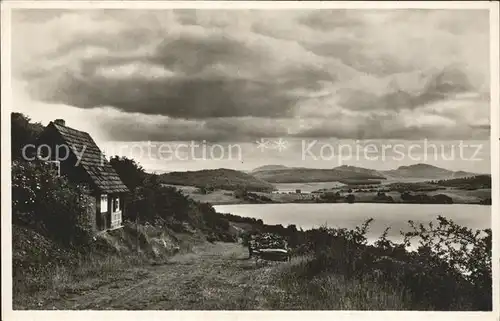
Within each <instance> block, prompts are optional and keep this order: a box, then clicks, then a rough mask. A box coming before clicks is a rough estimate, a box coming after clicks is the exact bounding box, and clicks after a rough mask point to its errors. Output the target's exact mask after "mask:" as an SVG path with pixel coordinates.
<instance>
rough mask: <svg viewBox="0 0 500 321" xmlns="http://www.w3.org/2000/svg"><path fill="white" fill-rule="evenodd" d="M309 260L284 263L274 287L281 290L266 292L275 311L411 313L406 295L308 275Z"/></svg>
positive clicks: (386, 288)
mask: <svg viewBox="0 0 500 321" xmlns="http://www.w3.org/2000/svg"><path fill="white" fill-rule="evenodd" d="M309 260H310V259H309V258H307V257H301V258H298V259H294V260H293V261H292V262H290V263H285V264H283V265H282V266H281V267H280V271H279V273H277V274H276V276H275V279H274V281H273V285H276V286H277V287H278V288H279V289H280V290H278V291H276V290H275V291H269V292H268V293H267V300H268V304H269V305H270V308H271V309H276V310H408V308H409V306H410V304H409V302H408V301H407V295H405V293H403V292H402V291H401V290H398V289H394V288H391V287H389V286H383V285H381V284H379V283H377V282H375V281H374V280H370V279H362V278H359V279H350V280H349V279H347V278H346V277H345V276H343V275H339V274H332V273H323V274H319V275H316V276H308V275H309V272H308V264H307V263H308V262H309Z"/></svg>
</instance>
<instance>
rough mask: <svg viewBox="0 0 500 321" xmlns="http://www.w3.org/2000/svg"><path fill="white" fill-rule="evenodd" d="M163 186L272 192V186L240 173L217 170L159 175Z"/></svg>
mask: <svg viewBox="0 0 500 321" xmlns="http://www.w3.org/2000/svg"><path fill="white" fill-rule="evenodd" d="M160 181H161V182H162V183H165V184H173V185H186V186H196V187H200V188H208V189H225V190H237V189H244V190H248V191H272V190H274V186H273V185H272V184H270V183H268V182H266V181H264V180H262V179H259V178H256V177H254V176H252V175H250V174H246V173H243V172H240V171H236V170H232V169H226V168H219V169H208V170H200V171H188V172H171V173H166V174H161V175H160Z"/></svg>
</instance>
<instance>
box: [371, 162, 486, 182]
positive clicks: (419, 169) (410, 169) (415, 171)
mask: <svg viewBox="0 0 500 321" xmlns="http://www.w3.org/2000/svg"><path fill="white" fill-rule="evenodd" d="M380 173H381V174H382V175H384V176H385V177H386V178H391V179H398V178H422V179H450V178H461V177H468V176H474V175H477V174H475V173H469V172H464V171H450V170H448V169H444V168H441V167H437V166H433V165H429V164H415V165H410V166H400V167H398V168H397V169H393V170H389V171H381V172H380Z"/></svg>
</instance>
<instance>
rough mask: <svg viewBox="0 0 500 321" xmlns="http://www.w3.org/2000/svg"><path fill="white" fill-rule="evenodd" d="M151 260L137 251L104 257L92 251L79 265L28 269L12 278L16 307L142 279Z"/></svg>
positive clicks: (33, 305) (35, 306) (21, 307)
mask: <svg viewBox="0 0 500 321" xmlns="http://www.w3.org/2000/svg"><path fill="white" fill-rule="evenodd" d="M148 263H149V261H147V260H145V259H144V258H141V257H140V256H138V255H130V256H126V257H118V256H116V255H112V256H107V257H101V256H95V255H90V256H87V257H85V258H81V259H80V260H79V262H78V263H77V264H76V265H64V264H60V265H56V266H55V267H54V268H53V269H51V270H50V271H43V272H42V271H36V272H34V273H25V274H23V275H21V276H20V277H14V279H13V304H14V309H32V308H37V307H40V306H42V305H45V302H46V301H48V300H52V299H55V298H59V297H65V296H67V295H72V294H83V293H85V292H87V291H91V290H93V289H97V288H99V287H101V286H103V285H106V284H109V283H113V282H118V281H123V280H139V279H141V278H144V277H145V276H147V275H148V271H147V270H146V269H145V268H144V266H145V265H149V264H148Z"/></svg>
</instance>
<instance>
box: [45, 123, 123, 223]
mask: <svg viewBox="0 0 500 321" xmlns="http://www.w3.org/2000/svg"><path fill="white" fill-rule="evenodd" d="M36 145H37V151H38V154H39V157H41V158H44V159H46V161H48V162H50V163H51V164H52V165H53V166H54V168H55V169H56V172H57V174H58V175H63V176H66V177H67V178H68V180H70V181H71V182H74V183H76V184H84V185H86V186H88V188H89V190H90V196H91V198H92V200H93V202H91V203H92V207H93V208H92V209H89V212H90V213H93V214H91V215H95V216H94V217H92V220H91V221H92V222H93V225H94V228H95V230H96V231H103V230H109V229H115V228H119V227H121V226H122V216H123V213H124V210H125V204H124V196H125V195H126V193H128V192H129V190H128V188H127V187H126V186H125V184H123V182H122V181H121V179H120V177H119V176H118V174H117V173H116V171H115V170H114V169H113V167H112V166H111V164H110V163H109V162H108V161H107V159H106V158H105V156H104V155H103V153H102V152H101V150H100V149H99V147H98V146H97V145H96V143H95V142H94V140H93V139H92V137H91V136H90V135H89V134H88V133H86V132H83V131H79V130H76V129H73V128H70V127H67V126H66V124H65V121H64V120H62V119H57V120H55V121H53V122H50V123H49V124H48V125H47V127H46V128H45V130H44V131H43V132H42V134H41V135H40V138H39V139H38V141H37V144H36Z"/></svg>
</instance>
